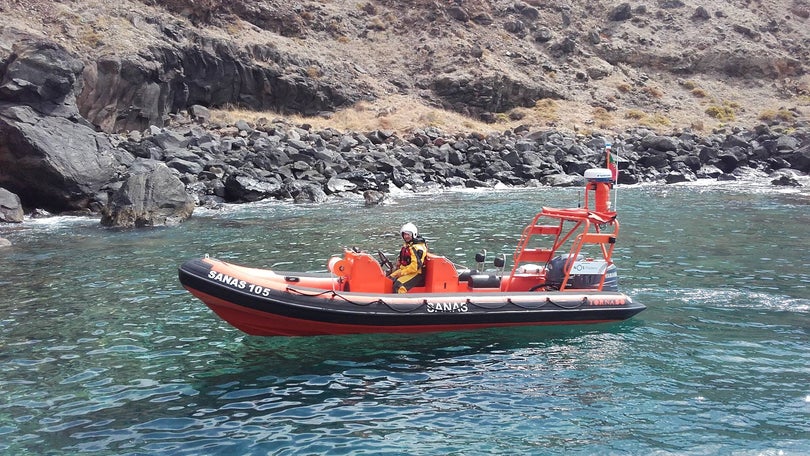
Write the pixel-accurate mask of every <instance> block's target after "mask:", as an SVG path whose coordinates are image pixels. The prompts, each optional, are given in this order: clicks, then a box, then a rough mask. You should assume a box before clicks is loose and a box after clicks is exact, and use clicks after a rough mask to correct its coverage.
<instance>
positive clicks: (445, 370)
mask: <svg viewBox="0 0 810 456" xmlns="http://www.w3.org/2000/svg"><path fill="white" fill-rule="evenodd" d="M579 194H580V190H578V189H550V188H541V189H530V190H529V189H524V190H489V191H485V192H445V193H439V194H433V195H424V194H423V195H415V196H408V195H395V196H394V198H393V203H392V204H387V205H383V206H378V207H371V208H366V207H363V205H362V201H361V200H360V199H357V198H349V199H343V200H334V201H330V202H328V203H325V204H322V205H317V206H314V205H299V206H296V205H291V204H287V203H283V202H262V203H256V204H251V205H241V206H229V207H227V208H226V209H224V210H221V211H198V212H197V213H195V216H194V217H193V218H192V219H191V220H190V221H188V222H186V223H184V224H182V225H181V226H179V227H173V228H160V229H149V230H111V229H105V228H102V227H100V226H99V224H98V220H96V219H91V218H66V217H56V218H51V219H43V220H29V221H26V222H25V223H24V224H22V225H18V226H3V227H0V236H2V237H6V238H8V239H9V240H11V241H12V243H13V246H12V247H10V248H6V249H2V250H0V347H1V348H2V351H1V352H0V372H2V374H0V453H3V454H9V455H27V454H31V455H34V454H37V455H38V454H50V455H61V454H79V453H81V454H100V455H107V454H116V455H153V454H172V455H182V454H189V455H192V454H193V455H200V454H227V455H265V454H272V455H309V454H352V455H354V454H391V455H400V454H401V455H406V454H408V455H411V454H441V455H477V454H503V455H514V454H537V455H543V454H583V455H585V454H587V455H590V454H639V455H641V454H643V455H647V454H679V455H680V454H711V455H714V454H741V455H770V454H773V455H777V454H778V455H782V454H785V455H793V454H796V455H798V454H807V453H810V248H808V244H807V242H808V239H810V192H808V191H807V190H806V187H804V188H803V189H798V190H776V189H774V188H772V187H769V186H765V185H761V186H760V185H753V186H748V185H744V184H727V185H720V184H716V183H715V184H713V185H711V186H701V185H684V186H681V185H674V186H637V187H629V188H622V189H620V190H619V192H618V195H617V196H618V197H617V201H616V203H617V206H618V209H619V211H620V218H619V220H620V222H621V224H622V225H621V232H620V239H619V244H618V246H617V250H616V256H615V260H616V262H617V264H618V267H619V274H620V286H621V287H622V289H623V290H624V291H625V292H627V293H628V294H630V295H632V296H633V297H634V298H635V299H637V300H639V301H641V302H643V303H645V304H646V305H647V306H648V309H647V310H646V311H644V312H643V313H641V314H639V315H638V316H636V317H635V318H633V319H631V320H629V321H626V322H623V323H619V324H611V325H593V326H570V327H553V328H521V329H498V330H485V331H478V332H460V333H443V334H419V335H364V336H341V337H309V338H258V337H251V336H246V335H244V334H242V333H240V332H239V331H237V330H235V329H233V328H231V327H229V326H228V325H227V324H226V323H224V322H222V321H221V320H219V319H218V318H217V317H216V316H215V315H214V314H213V313H212V312H211V311H210V310H208V309H207V308H206V307H205V306H204V305H203V304H202V303H200V302H199V301H197V300H196V299H194V298H193V297H192V296H191V295H190V294H188V293H187V292H186V291H184V290H183V289H182V288H181V286H180V285H179V283H178V281H177V267H178V265H179V264H180V263H182V262H183V261H184V260H186V259H189V258H192V257H197V256H202V255H205V254H210V255H211V256H215V257H219V258H222V259H225V260H228V261H231V262H236V263H241V264H246V265H251V266H259V267H273V268H277V269H282V270H308V271H324V270H325V267H326V262H327V260H328V258H329V257H330V256H331V255H333V254H338V253H340V252H341V251H342V249H343V248H344V247H351V246H357V247H360V248H363V249H367V250H369V251H372V252H376V250H377V249H378V248H381V249H383V250H385V251H387V252H389V253H391V254H393V252H395V251H396V250H397V248H398V246H397V244H398V235H397V231H398V228H399V226H400V225H401V224H403V223H404V222H407V221H413V222H415V223H417V225H418V226H419V227H420V229H421V230H422V232H423V234H424V235H425V237H426V238H428V240H429V242H430V246H431V249H432V250H433V251H434V252H436V253H441V254H444V255H447V256H449V257H450V258H451V259H452V260H453V261H455V262H456V263H460V264H468V265H470V264H471V263H472V261H473V256H474V253H475V252H477V251H479V250H480V249H482V248H486V249H487V250H488V251H489V252H495V253H501V252H503V253H511V252H512V251H513V249H514V246H515V243H516V241H517V239H518V237H519V235H520V232H521V230H522V227H523V225H524V224H525V223H526V222H528V221H529V220H530V219H531V217H532V216H533V215H534V214H535V213H536V212H537V211H538V210H539V209H540V207H542V206H563V207H575V206H576V204H577V202H578V200H579ZM490 258H491V257H490Z"/></svg>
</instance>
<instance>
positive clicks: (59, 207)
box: [0, 40, 125, 212]
mask: <svg viewBox="0 0 810 456" xmlns="http://www.w3.org/2000/svg"><path fill="white" fill-rule="evenodd" d="M81 69H82V65H81V62H80V61H79V60H78V59H77V58H76V57H74V56H72V55H71V54H69V53H68V52H67V51H65V50H64V49H62V48H60V47H59V46H57V45H55V44H53V43H48V42H42V41H30V40H22V41H19V42H18V43H16V44H15V45H14V48H13V52H12V55H10V56H9V57H8V58H7V59H6V61H5V62H4V65H0V72H2V73H0V185H2V186H3V187H5V188H7V189H9V190H11V191H13V192H14V193H17V194H18V195H21V198H22V204H23V205H24V206H27V207H42V208H45V209H47V210H49V211H52V212H62V211H67V210H82V209H88V208H98V207H100V206H101V205H102V204H103V203H104V200H103V193H104V192H103V191H102V189H103V187H104V186H105V185H106V184H107V183H108V182H109V181H111V180H113V178H114V177H115V175H116V172H117V166H118V163H119V162H118V159H117V158H116V155H115V152H116V151H115V150H114V148H113V147H112V146H111V145H110V143H109V141H108V140H107V138H106V137H105V136H103V135H101V134H99V133H97V132H95V130H94V129H93V128H92V127H91V126H90V125H89V124H88V123H87V122H86V121H85V120H84V119H83V118H82V117H81V116H80V115H79V112H78V108H77V107H76V96H75V92H76V90H79V89H80V87H81V82H80V78H79V76H78V75H79V73H80V72H81ZM121 153H125V152H123V151H122V152H121Z"/></svg>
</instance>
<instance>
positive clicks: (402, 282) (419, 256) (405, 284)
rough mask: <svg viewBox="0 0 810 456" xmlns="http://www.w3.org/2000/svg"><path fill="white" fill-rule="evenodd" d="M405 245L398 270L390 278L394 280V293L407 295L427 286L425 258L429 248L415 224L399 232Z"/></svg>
mask: <svg viewBox="0 0 810 456" xmlns="http://www.w3.org/2000/svg"><path fill="white" fill-rule="evenodd" d="M399 234H400V235H401V236H402V241H403V245H402V248H401V249H400V250H399V257H398V258H397V264H396V269H394V270H393V271H391V273H390V274H389V275H388V277H390V278H392V279H393V280H394V287H393V291H394V293H407V292H408V290H410V289H411V288H413V287H421V286H424V285H425V258H427V254H428V247H427V243H426V242H425V239H424V238H422V237H421V236H419V231H418V230H417V229H416V225H414V224H413V223H406V224H404V225H402V228H401V229H400V230H399Z"/></svg>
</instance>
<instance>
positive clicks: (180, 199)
mask: <svg viewBox="0 0 810 456" xmlns="http://www.w3.org/2000/svg"><path fill="white" fill-rule="evenodd" d="M193 212H194V199H193V198H191V196H189V195H188V194H187V193H186V189H185V186H184V185H183V183H182V182H181V181H180V179H178V178H177V176H176V175H175V174H174V173H173V172H172V170H170V169H169V167H167V166H166V165H165V164H163V163H160V162H154V161H146V160H142V161H140V162H138V163H137V166H135V167H133V170H132V172H131V174H130V175H129V177H127V179H126V180H125V181H124V182H123V185H122V186H121V188H120V189H119V190H118V191H116V192H115V194H114V195H113V196H112V197H111V198H110V202H109V204H108V206H106V207H105V208H104V210H103V211H102V218H101V224H102V225H104V226H114V227H123V228H132V227H150V226H163V225H175V224H178V223H180V222H182V221H184V220H186V219H188V218H189V217H191V214H192V213H193Z"/></svg>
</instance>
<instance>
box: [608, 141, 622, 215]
mask: <svg viewBox="0 0 810 456" xmlns="http://www.w3.org/2000/svg"><path fill="white" fill-rule="evenodd" d="M605 163H606V165H607V168H608V169H609V170H610V175H611V177H612V178H613V211H614V212H615V211H616V208H617V207H618V203H619V188H618V187H619V163H618V162H617V160H616V158H615V157H614V156H613V145H612V144H611V143H609V142H605Z"/></svg>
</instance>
